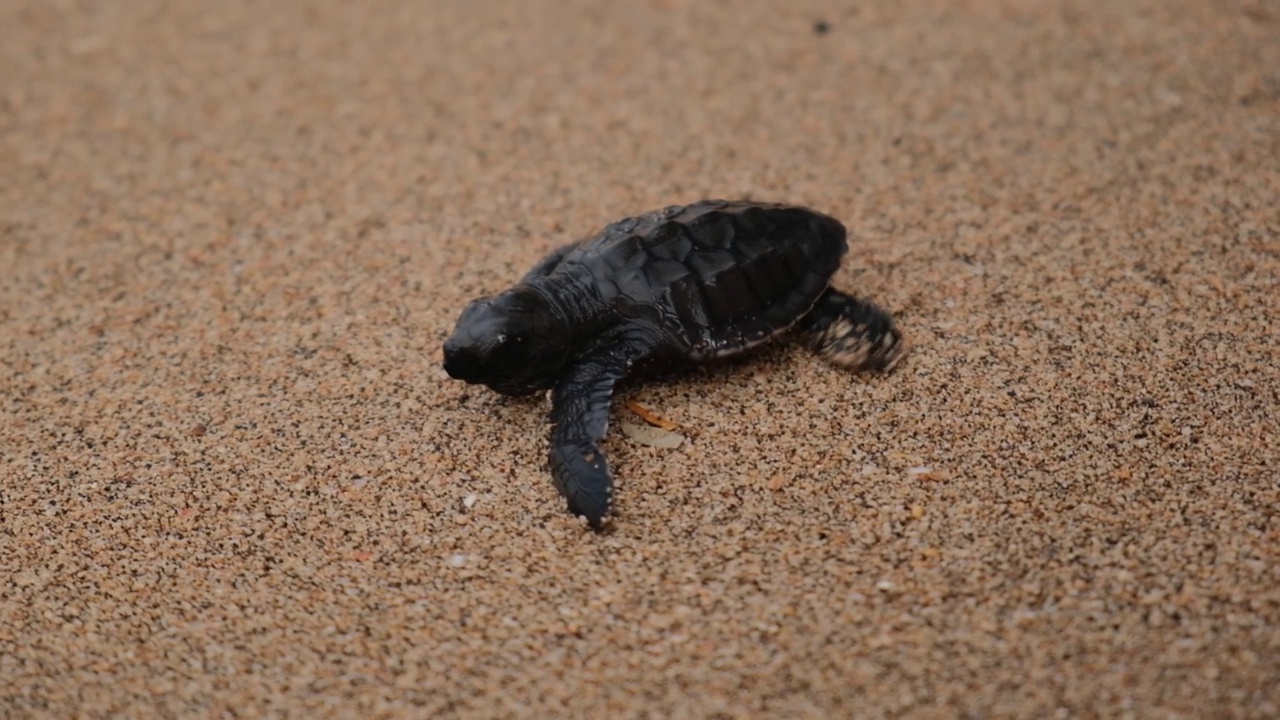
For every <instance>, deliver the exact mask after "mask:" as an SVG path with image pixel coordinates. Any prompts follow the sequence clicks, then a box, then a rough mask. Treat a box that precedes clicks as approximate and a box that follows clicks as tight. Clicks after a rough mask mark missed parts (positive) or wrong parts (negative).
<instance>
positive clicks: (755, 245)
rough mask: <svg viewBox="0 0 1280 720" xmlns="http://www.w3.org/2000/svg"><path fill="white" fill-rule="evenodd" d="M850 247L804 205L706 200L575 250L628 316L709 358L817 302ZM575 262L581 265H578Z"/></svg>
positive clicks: (609, 231)
mask: <svg viewBox="0 0 1280 720" xmlns="http://www.w3.org/2000/svg"><path fill="white" fill-rule="evenodd" d="M847 250H848V243H847V239H846V232H845V228H844V225H842V224H841V223H840V222H839V221H838V220H836V219H834V218H832V217H829V216H827V215H823V214H821V213H817V212H815V211H813V210H810V209H808V208H805V207H800V206H795V205H782V204H771V203H753V202H746V201H732V202H731V201H725V200H707V201H702V202H698V203H695V204H692V205H673V206H670V207H666V208H663V209H661V210H654V211H652V212H649V213H645V214H643V215H638V216H636V217H632V218H627V219H625V220H620V221H618V222H615V223H613V224H610V225H608V226H606V227H605V228H603V229H602V230H601V231H600V232H598V233H596V234H595V235H592V236H590V237H587V238H585V239H583V240H582V241H580V242H579V243H577V245H576V246H575V247H573V248H571V249H570V250H569V251H568V252H567V253H566V254H565V255H564V257H563V258H562V259H561V261H560V262H559V263H558V266H559V267H558V269H560V270H568V269H569V268H572V267H574V266H578V268H580V269H584V270H586V272H587V273H588V275H589V276H590V277H591V278H592V279H593V281H594V284H595V285H596V287H597V288H598V289H599V292H600V293H601V299H602V300H604V301H605V302H606V303H609V304H610V305H612V306H613V308H614V310H615V312H617V313H618V314H619V315H621V316H623V317H625V318H631V319H637V320H644V321H648V322H649V323H653V324H655V325H657V326H658V327H660V328H662V329H663V330H664V331H665V332H666V334H667V335H668V338H669V341H670V342H671V343H672V344H674V345H676V346H678V347H671V348H669V349H671V350H677V351H678V352H680V353H682V354H684V355H686V356H687V357H689V358H690V359H692V360H707V359H710V358H715V357H723V356H726V355H731V354H733V353H736V352H740V351H742V350H745V349H747V348H750V347H752V346H754V345H758V344H760V343H762V342H764V341H766V340H768V339H769V338H771V337H772V336H774V335H776V334H777V333H779V332H781V331H784V330H786V329H788V328H789V327H791V326H792V325H794V324H795V323H796V321H798V320H799V319H800V318H801V317H802V316H803V315H804V314H805V313H806V312H808V311H809V309H810V308H811V307H813V305H814V303H815V302H817V300H818V298H819V297H820V296H821V295H822V293H823V291H824V290H825V289H826V288H827V286H828V282H829V281H830V279H831V276H832V275H833V274H834V273H835V272H836V270H837V268H839V266H840V261H841V259H842V258H843V256H844V254H845V252H846V251H847ZM578 268H575V269H578Z"/></svg>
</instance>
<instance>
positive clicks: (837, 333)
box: [797, 288, 906, 372]
mask: <svg viewBox="0 0 1280 720" xmlns="http://www.w3.org/2000/svg"><path fill="white" fill-rule="evenodd" d="M797 327H798V329H799V331H800V332H801V333H802V334H803V335H804V337H805V339H806V340H807V341H808V342H809V344H810V345H811V346H812V347H813V348H814V350H816V351H817V352H818V353H819V354H820V355H822V356H823V357H824V358H826V359H827V360H829V361H830V362H832V363H834V364H836V365H840V366H842V367H847V368H851V369H853V370H858V371H868V370H874V371H879V372H888V371H889V370H892V369H893V366H894V365H896V364H897V363H898V361H899V360H901V359H902V355H903V353H904V351H905V350H906V344H905V343H904V342H903V339H902V333H900V332H899V331H898V328H897V327H896V326H895V325H894V322H893V318H891V317H890V316H889V313H888V312H886V311H885V310H884V309H883V308H881V307H879V306H878V305H876V304H875V303H872V302H870V301H867V300H861V299H859V298H856V297H853V296H851V295H846V294H845V293H842V292H840V291H839V290H836V289H834V288H827V290H826V292H824V293H823V294H822V297H821V298H819V299H818V302H817V304H816V305H814V306H813V309H812V310H810V311H809V313H808V314H807V315H805V316H804V318H803V319H802V320H801V321H800V323H799V324H798V326H797Z"/></svg>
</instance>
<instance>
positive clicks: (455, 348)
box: [444, 339, 481, 380]
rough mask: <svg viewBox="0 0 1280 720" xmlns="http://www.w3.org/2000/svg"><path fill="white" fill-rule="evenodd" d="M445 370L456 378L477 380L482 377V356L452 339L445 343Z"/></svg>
mask: <svg viewBox="0 0 1280 720" xmlns="http://www.w3.org/2000/svg"><path fill="white" fill-rule="evenodd" d="M444 371H445V372H447V373H449V377H451V378H453V379H455V380H475V379H476V378H478V377H480V374H481V367H480V358H478V357H476V354H475V351H474V350H472V349H471V348H467V347H463V346H462V345H460V344H459V343H458V342H456V341H455V340H453V339H450V340H449V341H448V342H446V343H445V344H444Z"/></svg>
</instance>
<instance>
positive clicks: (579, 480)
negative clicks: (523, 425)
mask: <svg viewBox="0 0 1280 720" xmlns="http://www.w3.org/2000/svg"><path fill="white" fill-rule="evenodd" d="M654 335H655V334H654V333H652V332H640V331H636V332H627V333H622V334H621V335H620V336H619V337H617V338H616V340H615V341H613V342H606V343H602V344H601V345H600V346H599V347H598V349H597V350H595V351H594V352H592V353H589V354H588V355H586V356H585V357H583V358H582V359H581V360H579V361H578V362H577V363H576V364H575V365H574V366H573V367H572V368H571V369H570V370H569V371H568V372H567V373H566V374H565V376H564V377H563V378H561V380H560V382H559V383H557V384H556V387H555V389H554V390H553V391H552V396H551V422H552V424H553V427H552V430H551V451H550V453H549V458H550V461H551V476H552V479H553V480H554V482H555V485H556V489H557V490H559V491H560V494H561V495H563V496H564V498H565V500H566V501H568V505H569V512H571V513H573V514H574V515H582V516H585V517H586V518H587V522H588V523H589V524H590V525H591V527H592V528H593V529H595V530H600V529H601V528H602V527H603V526H604V519H605V516H606V515H607V514H608V513H609V508H610V504H611V502H612V500H613V476H612V475H611V474H610V472H609V463H608V460H606V458H605V456H604V452H602V451H601V450H600V448H599V447H598V445H597V443H599V442H600V440H601V439H602V438H604V434H605V430H607V429H608V426H609V403H610V400H612V398H613V389H614V386H615V385H616V384H617V383H618V381H619V380H621V379H623V378H624V377H626V376H627V373H628V372H630V370H631V367H632V366H633V365H634V364H635V363H636V362H638V361H639V360H641V359H643V358H645V357H646V356H648V355H649V354H650V353H651V352H652V351H653V348H654V346H655V344H656V338H655V337H654Z"/></svg>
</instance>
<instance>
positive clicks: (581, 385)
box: [444, 200, 905, 530]
mask: <svg viewBox="0 0 1280 720" xmlns="http://www.w3.org/2000/svg"><path fill="white" fill-rule="evenodd" d="M847 250H848V242H847V239H846V232H845V228H844V225H842V224H841V223H840V222H839V221H838V220H835V219H834V218H832V217H829V216H827V215H824V214H821V213H818V212H815V211H813V210H811V209H809V208H805V207H800V206H796V205H784V204H776V203H758V202H748V201H726V200H704V201H700V202H696V203H693V204H691V205H673V206H670V207H666V208H663V209H660V210H653V211H651V212H648V213H645V214H643V215H639V216H636V217H632V218H627V219H625V220H620V221H618V222H616V223H613V224H611V225H608V226H606V227H605V228H603V229H602V230H600V231H599V232H597V233H595V234H594V235H591V236H589V237H586V238H584V239H582V240H580V241H578V242H575V243H572V244H569V245H566V246H564V247H561V248H559V249H557V250H555V251H553V252H552V253H551V254H550V255H548V256H547V257H546V258H545V259H543V260H542V261H541V262H539V263H538V264H537V265H536V266H534V268H533V269H532V270H530V271H529V272H528V273H527V274H526V275H525V276H524V277H523V278H522V279H521V280H520V282H518V283H517V284H516V285H515V286H514V287H512V288H511V289H509V290H506V291H505V292H502V293H500V294H498V295H494V296H490V297H484V298H480V299H478V300H474V301H472V302H471V304H469V305H468V306H467V307H466V308H465V309H464V310H463V311H462V315H461V317H459V318H458V323H457V327H456V328H455V329H454V332H453V335H452V337H450V338H449V339H448V341H446V342H445V345H444V368H445V370H446V371H447V372H448V373H449V375H450V376H451V377H453V378H457V379H460V380H465V381H466V382H468V383H473V384H483V385H487V386H488V387H489V388H491V389H493V390H495V391H497V392H499V393H502V394H504V395H511V396H520V395H528V394H530V393H534V392H538V391H544V390H551V391H552V403H551V421H552V425H553V429H552V431H551V449H550V453H549V459H550V465H551V474H552V478H553V480H554V482H555V486H556V488H557V489H558V490H559V491H560V493H561V494H562V495H563V496H564V498H565V499H566V500H567V501H568V505H569V511H570V512H571V513H573V514H575V515H583V516H585V517H586V518H587V521H588V523H590V525H591V527H592V528H595V529H597V530H599V529H600V528H601V526H602V524H603V522H604V519H605V516H606V515H607V514H608V512H609V509H610V502H611V499H612V494H613V478H612V475H611V474H610V472H609V464H608V462H607V461H606V459H605V456H604V453H603V452H601V450H600V448H599V447H598V446H597V443H598V442H599V441H600V440H601V439H602V438H603V437H604V434H605V429H606V427H607V426H608V420H609V405H610V400H611V398H612V396H613V390H614V385H615V384H616V383H617V382H618V381H620V380H622V379H623V378H624V377H627V376H632V375H638V374H640V373H643V372H644V371H646V370H652V369H668V368H672V367H678V366H682V365H687V364H691V363H700V362H706V361H710V360H714V359H717V358H724V357H728V356H730V355H735V354H738V353H741V352H743V351H745V350H747V349H749V348H752V347H754V346H756V345H759V344H760V343H763V342H765V341H767V340H769V339H771V338H774V337H776V336H778V335H779V334H781V333H783V332H785V331H788V330H793V329H794V330H797V331H798V332H799V334H801V335H802V336H803V337H805V338H806V339H807V340H808V341H809V343H810V344H811V345H812V346H813V347H814V348H815V349H816V350H817V351H818V352H819V353H820V354H822V355H823V356H824V357H825V358H827V359H828V360H830V361H832V362H834V363H835V364H837V365H841V366H844V367H848V368H851V369H853V370H858V371H863V370H875V371H888V370H889V369H891V368H892V367H893V366H894V364H895V363H896V362H897V361H898V360H899V358H901V357H902V353H903V349H904V347H905V346H904V343H903V342H902V336H901V335H900V333H899V332H898V330H897V328H895V327H894V323H893V320H892V319H891V318H890V317H889V314H888V313H886V312H885V311H884V310H882V309H881V308H879V307H877V306H876V305H874V304H872V303H871V302H868V301H866V300H862V299H858V298H855V297H853V296H851V295H846V294H845V293H842V292H840V291H839V290H836V289H834V288H832V287H831V286H830V285H829V284H828V283H829V281H830V280H831V276H832V275H833V274H834V273H835V272H836V270H837V268H839V266H840V260H841V258H842V257H843V256H844V254H845V252H846V251H847Z"/></svg>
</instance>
